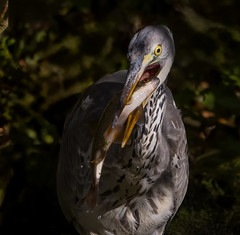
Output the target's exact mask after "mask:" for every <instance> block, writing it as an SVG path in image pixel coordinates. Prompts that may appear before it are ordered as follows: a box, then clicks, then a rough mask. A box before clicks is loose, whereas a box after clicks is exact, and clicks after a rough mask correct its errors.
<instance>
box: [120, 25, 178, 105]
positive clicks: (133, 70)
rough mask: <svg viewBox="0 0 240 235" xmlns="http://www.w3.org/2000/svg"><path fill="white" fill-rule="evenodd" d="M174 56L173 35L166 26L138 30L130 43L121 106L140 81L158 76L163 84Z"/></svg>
mask: <svg viewBox="0 0 240 235" xmlns="http://www.w3.org/2000/svg"><path fill="white" fill-rule="evenodd" d="M174 56H175V46H174V41H173V36H172V33H171V32H170V30H169V29H168V28H167V27H166V26H161V25H157V26H147V27H145V28H143V29H141V30H140V31H138V32H137V33H136V34H135V35H134V37H133V38H132V40H131V42H130V44H129V49H128V59H129V62H130V65H129V70H128V74H127V80H126V84H125V86H124V89H123V92H122V95H121V100H120V103H121V104H120V105H121V107H122V106H124V105H125V104H126V103H127V102H128V100H129V99H130V97H131V95H132V93H133V92H134V89H135V87H136V86H137V84H138V82H139V81H143V80H145V79H151V77H158V78H159V80H160V83H159V85H161V84H162V83H163V82H164V81H165V80H166V78H167V75H168V73H169V71H170V69H171V66H172V63H173V60H174Z"/></svg>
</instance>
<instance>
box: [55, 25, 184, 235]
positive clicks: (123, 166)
mask: <svg viewBox="0 0 240 235" xmlns="http://www.w3.org/2000/svg"><path fill="white" fill-rule="evenodd" d="M174 56H175V46H174V40H173V36H172V33H171V32H170V30H169V29H168V28H167V27H166V26H161V25H157V26H146V27H144V28H143V29H141V30H140V31H138V32H137V33H136V34H135V35H134V36H133V38H132V40H131V42H130V44H129V48H128V59H129V69H128V71H125V70H124V71H118V72H115V73H112V74H109V75H106V76H104V77H103V78H102V79H100V80H99V81H97V82H96V83H95V84H93V85H92V86H91V87H89V88H88V89H87V90H86V91H85V93H84V94H83V95H82V97H81V99H80V100H79V101H78V102H77V104H76V105H75V107H74V108H73V110H72V112H71V113H70V115H69V116H68V117H67V119H66V122H65V127H64V132H63V137H62V142H61V148H60V156H59V163H58V170H57V192H58V198H59V202H60V205H61V208H62V211H63V213H64V215H65V217H66V219H67V220H68V221H69V222H71V223H72V224H73V225H74V227H75V228H76V230H77V231H78V232H79V233H80V234H83V235H85V234H99V235H103V234H106V235H113V234H117V235H121V234H134V235H150V234H152V235H153V234H156V235H157V234H163V233H164V229H165V226H166V224H167V222H168V221H169V220H171V219H172V218H173V216H174V215H175V213H176V212H177V210H178V208H179V206H180V205H181V203H182V201H183V199H184V196H185V194H186V191H187V185H188V171H189V170H188V155H187V138H186V133H185V128H184V124H183V122H182V118H181V114H180V111H179V110H178V109H177V107H176V105H175V102H174V99H173V97H172V94H171V91H170V90H169V88H168V87H167V84H166V83H167V76H168V73H169V71H170V69H171V67H172V63H173V60H174ZM153 77H154V78H155V79H156V78H157V79H158V82H157V83H156V85H155V86H156V87H155V89H154V91H153V92H152V93H151V94H150V95H148V96H146V97H144V100H143V101H141V102H142V104H140V106H139V107H142V113H140V114H139V112H138V115H137V114H136V113H137V112H135V110H134V111H132V112H131V114H128V117H127V120H126V122H125V123H123V125H122V126H121V129H122V130H123V132H124V134H125V136H127V137H124V136H123V137H122V140H121V141H120V142H119V141H117V140H116V139H114V140H113V143H112V144H111V146H109V148H108V149H107V150H106V151H105V152H106V153H105V154H106V156H105V161H104V162H102V164H101V168H100V170H99V172H98V178H97V179H98V181H97V184H98V187H97V189H96V191H95V194H96V195H95V196H93V197H95V198H92V197H91V198H88V194H89V192H90V191H91V188H92V185H93V178H94V175H93V174H94V173H93V170H92V168H93V160H92V151H93V150H92V149H93V145H94V144H93V142H94V138H95V133H96V132H94V131H93V127H94V123H97V122H99V120H100V119H101V116H102V115H103V113H105V114H106V111H105V107H106V106H107V105H108V104H109V102H111V100H112V99H113V97H115V95H116V94H117V93H119V94H120V95H119V96H118V99H117V104H116V105H115V103H114V105H115V106H114V107H115V108H114V109H113V111H111V113H110V114H111V115H110V114H109V115H110V116H111V117H109V120H110V121H109V120H107V119H108V114H106V115H105V118H106V120H103V121H102V123H101V121H100V124H98V125H101V124H103V125H105V122H109V123H110V126H111V127H113V128H114V126H115V124H116V122H117V120H118V118H119V117H120V115H121V112H124V111H123V110H124V107H126V105H127V104H128V103H129V100H131V99H132V97H133V96H134V94H136V90H137V87H138V86H139V84H140V83H141V82H146V85H145V87H148V81H151V79H152V78H153ZM134 102H136V101H135V100H133V101H132V103H133V104H134ZM139 110H140V109H139ZM130 116H131V118H130ZM134 118H135V119H134ZM133 119H134V120H135V121H132V120H133ZM128 122H129V123H128ZM128 124H129V125H128ZM105 134H106V132H105ZM96 138H100V139H101V138H104V137H103V136H98V137H96ZM123 142H124V143H123ZM86 198H88V201H90V202H91V200H93V204H92V205H90V204H91V203H90V204H89V203H86Z"/></svg>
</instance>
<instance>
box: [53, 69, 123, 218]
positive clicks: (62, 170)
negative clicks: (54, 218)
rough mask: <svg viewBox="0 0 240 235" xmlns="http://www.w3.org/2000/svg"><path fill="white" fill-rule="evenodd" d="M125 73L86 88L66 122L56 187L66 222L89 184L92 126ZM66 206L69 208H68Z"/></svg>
mask: <svg viewBox="0 0 240 235" xmlns="http://www.w3.org/2000/svg"><path fill="white" fill-rule="evenodd" d="M126 73H127V71H119V72H116V73H113V74H109V75H106V76H104V77H103V78H102V79H100V80H99V81H98V82H97V83H95V84H94V85H93V86H91V87H90V88H88V89H87V90H86V92H85V93H84V94H83V96H82V98H81V99H80V100H79V101H78V102H77V104H76V105H75V107H74V108H73V111H72V112H71V114H70V115H69V116H68V117H67V119H66V122H65V127H64V132H63V137H62V144H61V149H60V156H59V164H58V172H57V174H58V176H57V180H58V182H57V185H58V196H59V199H60V200H59V201H60V205H61V207H62V210H63V212H64V214H65V216H66V218H67V219H68V220H69V221H71V220H72V215H74V214H75V210H76V205H77V203H78V201H80V200H81V199H83V198H84V197H85V196H86V194H87V192H88V190H89V188H90V185H91V170H90V167H89V165H90V157H91V156H90V155H91V146H92V139H93V134H92V130H91V129H92V126H93V125H94V124H96V123H97V122H98V120H99V118H100V116H101V114H102V112H103V110H104V108H105V106H106V105H107V103H108V102H109V101H110V99H111V98H112V96H113V95H114V94H116V93H117V92H118V91H119V90H121V89H122V87H123V85H124V83H125V80H126ZM103 94H104V95H103ZM67 205H72V207H71V208H72V209H69V207H68V206H67Z"/></svg>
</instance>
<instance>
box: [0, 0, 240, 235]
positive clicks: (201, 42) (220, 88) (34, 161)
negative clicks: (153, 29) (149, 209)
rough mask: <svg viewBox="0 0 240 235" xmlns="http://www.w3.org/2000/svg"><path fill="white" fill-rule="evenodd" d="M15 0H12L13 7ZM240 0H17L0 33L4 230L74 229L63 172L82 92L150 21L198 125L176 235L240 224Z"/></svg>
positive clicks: (237, 229)
mask: <svg viewBox="0 0 240 235" xmlns="http://www.w3.org/2000/svg"><path fill="white" fill-rule="evenodd" d="M4 2H5V1H1V4H0V7H1V8H0V11H1V12H2V9H3V5H4ZM239 8H240V2H239V1H237V0H228V1H223V0H221V1H218V2H213V1H208V0H203V1H200V2H197V1H192V0H190V1H185V0H166V1H157V0H148V1H138V0H133V1H127V0H122V1H117V0H112V1H110V0H59V1H56V0H47V1H43V0H36V1H31V0H22V1H17V0H12V1H10V2H9V9H8V17H9V27H8V29H7V30H5V31H4V33H3V34H1V35H0V88H1V93H0V95H1V100H0V146H1V148H0V232H1V234H7V235H8V234H17V233H24V234H59V235H60V234H62V235H67V234H69V235H70V234H75V231H74V230H73V229H72V227H71V226H70V225H68V224H67V222H66V221H65V219H64V218H63V215H62V213H61V211H60V209H59V206H58V202H57V197H56V189H55V188H56V186H55V174H56V166H57V158H58V151H59V150H58V149H59V143H60V138H61V133H62V128H63V125H64V119H65V117H66V115H67V113H68V112H69V111H70V110H71V108H72V106H73V105H74V103H75V102H76V99H77V97H78V94H79V93H81V92H82V91H83V90H84V89H85V88H86V87H88V86H89V85H90V84H92V83H93V82H94V81H96V80H98V79H99V78H100V77H101V76H103V75H104V74H106V73H111V72H114V71H116V70H120V69H127V66H128V64H127V60H126V52H127V47H128V43H129V40H130V39H131V37H132V36H133V33H134V32H135V31H136V30H137V29H138V28H140V27H143V26H145V25H149V24H164V25H167V26H168V27H169V28H170V29H171V30H172V32H173V34H174V38H175V44H176V58H175V63H174V66H173V69H172V71H171V73H170V75H169V82H168V84H169V87H170V88H171V90H172V92H173V95H174V97H175V99H176V102H177V105H178V107H179V108H181V110H182V115H183V119H184V122H185V125H186V128H187V135H188V142H189V157H190V185H189V189H188V193H187V196H186V199H185V201H184V203H183V206H182V207H181V209H180V211H179V213H178V214H177V215H176V217H175V218H174V220H173V221H172V222H171V224H170V226H168V228H167V231H166V234H168V235H171V234H174V235H181V234H185V235H186V234H189V235H190V234H196V235H198V234H199V235H200V234H201V235H202V234H211V235H212V234H218V235H221V234H228V235H231V234H240V197H239V195H240V67H239V65H240V57H239V55H240V28H239V22H240V15H239Z"/></svg>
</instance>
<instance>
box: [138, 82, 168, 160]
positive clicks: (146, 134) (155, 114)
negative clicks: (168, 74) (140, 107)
mask: <svg viewBox="0 0 240 235" xmlns="http://www.w3.org/2000/svg"><path fill="white" fill-rule="evenodd" d="M165 86H166V85H165V83H163V84H162V85H160V86H159V87H158V88H157V90H156V91H155V92H154V94H153V95H152V97H151V99H150V100H149V102H148V104H147V105H146V107H145V110H144V114H145V120H144V124H143V125H142V126H139V127H138V128H137V133H136V135H137V138H136V139H135V145H134V146H135V152H136V154H137V155H138V156H139V157H141V158H143V159H144V158H148V157H149V155H151V154H152V153H153V152H154V151H155V150H156V148H157V143H158V138H159V131H160V130H161V128H162V121H163V117H164V113H165V106H166V105H165V104H166V102H165V100H166V93H165Z"/></svg>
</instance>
